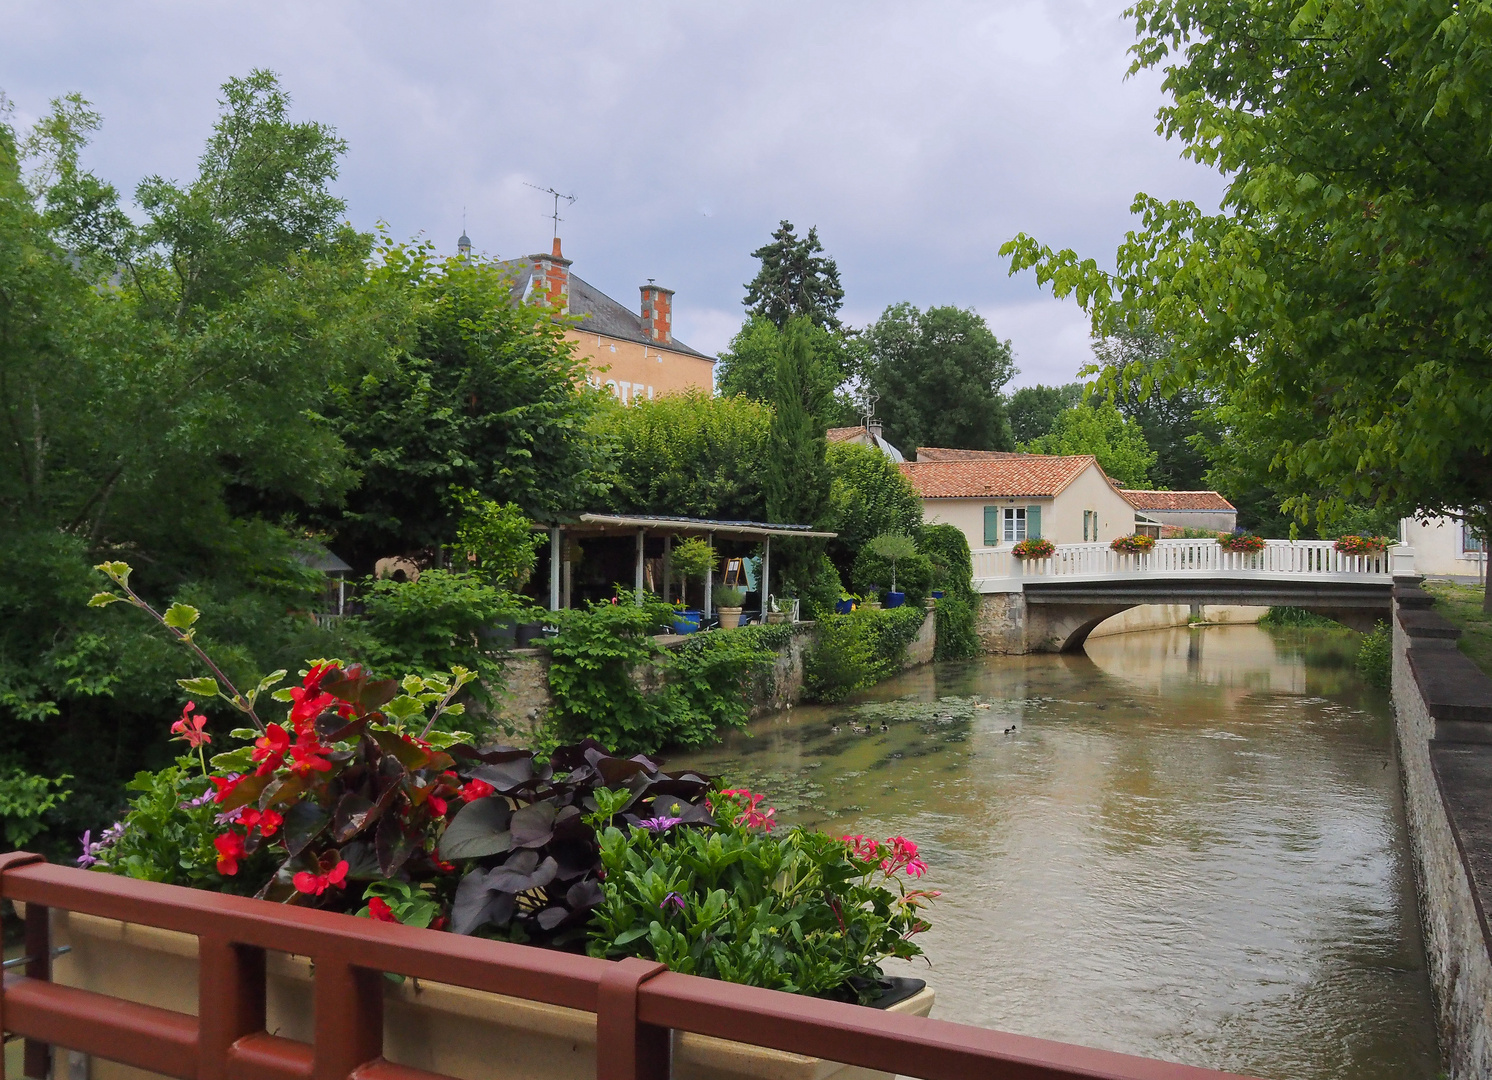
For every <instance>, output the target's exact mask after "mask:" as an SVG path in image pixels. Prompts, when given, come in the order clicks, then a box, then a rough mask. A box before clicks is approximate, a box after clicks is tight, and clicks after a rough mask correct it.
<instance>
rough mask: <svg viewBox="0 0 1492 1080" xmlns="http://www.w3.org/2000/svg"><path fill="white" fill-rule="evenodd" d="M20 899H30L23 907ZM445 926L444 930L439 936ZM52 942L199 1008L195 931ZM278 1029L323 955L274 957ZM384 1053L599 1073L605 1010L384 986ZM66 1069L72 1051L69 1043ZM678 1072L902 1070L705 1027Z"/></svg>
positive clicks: (60, 929) (839, 1077) (530, 1077)
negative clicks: (755, 1042)
mask: <svg viewBox="0 0 1492 1080" xmlns="http://www.w3.org/2000/svg"><path fill="white" fill-rule="evenodd" d="M16 906H17V908H20V907H22V905H20V904H17V905H16ZM433 932H434V931H432V933H433ZM52 943H53V945H54V946H63V945H68V946H71V948H72V951H71V952H69V953H66V954H65V955H62V956H59V957H58V958H57V959H56V961H54V964H53V979H54V981H56V982H57V983H59V984H61V985H64V986H76V987H80V988H82V989H85V990H93V991H96V992H98V993H103V994H110V995H112V996H115V997H120V998H124V999H127V1000H129V1001H135V1002H140V1003H142V1004H146V1005H154V1006H156V1007H158V1008H163V1009H173V1010H175V1011H177V1012H186V1013H195V1012H196V1008H197V939H196V938H195V937H193V936H192V935H190V934H182V933H177V932H176V931H172V930H159V929H156V928H155V927H150V926H138V925H134V924H128V923H121V922H118V921H116V920H114V919H101V918H98V917H96V916H93V915H80V914H76V913H70V912H67V911H61V910H56V911H54V912H53V913H52ZM267 967H268V980H267V981H268V994H269V1002H268V1004H269V1011H268V1016H267V1024H266V1027H267V1028H268V1030H270V1031H272V1032H274V1033H276V1034H279V1035H281V1036H284V1037H286V1038H290V1039H300V1040H304V1041H307V1042H309V1041H310V1040H311V1037H312V1017H313V1006H312V983H311V964H310V961H308V960H307V959H306V958H304V957H299V956H292V955H288V954H285V953H270V954H269V957H268V965H267ZM933 1000H934V993H933V991H932V989H931V988H927V987H924V988H923V989H922V990H920V991H918V992H917V993H916V994H914V995H913V996H912V997H910V998H908V999H906V1000H905V1001H901V1002H898V1003H896V1004H894V1005H892V1006H891V1007H890V1009H889V1011H891V1012H899V1013H911V1014H914V1015H917V1016H926V1015H927V1014H928V1013H929V1012H930V1011H931V1010H932V1006H933ZM384 1016H385V1022H384V1033H385V1034H384V1054H385V1056H386V1057H387V1058H388V1059H389V1060H390V1061H393V1062H396V1063H398V1064H401V1065H408V1066H411V1067H414V1068H418V1069H426V1070H429V1071H432V1072H437V1073H445V1074H446V1075H448V1076H456V1077H470V1078H472V1080H477V1078H483V1080H486V1078H492V1080H593V1078H594V1077H595V1075H596V1017H595V1014H594V1013H587V1012H580V1011H578V1010H575V1009H566V1008H562V1007H560V1006H556V1005H546V1004H544V1003H542V1002H537V1001H526V1000H524V999H522V998H514V997H505V996H502V995H499V994H488V993H484V992H482V991H479V990H468V989H466V988H464V987H458V986H447V985H444V984H441V983H430V982H423V981H420V982H418V983H417V982H416V981H415V980H412V979H406V980H404V981H403V982H402V983H397V984H396V983H394V982H392V981H387V982H386V983H385V985H384ZM57 1057H58V1059H59V1064H60V1066H61V1069H62V1071H60V1072H59V1073H58V1074H57V1075H59V1076H66V1075H69V1073H68V1072H67V1071H66V1070H67V1054H66V1051H65V1050H61V1049H59V1051H58V1055H57ZM88 1066H89V1069H88V1071H87V1072H86V1073H85V1074H84V1075H87V1076H88V1077H90V1080H140V1078H142V1077H151V1076H154V1075H156V1074H153V1073H146V1072H141V1071H140V1070H138V1069H132V1068H129V1067H127V1066H123V1065H118V1064H115V1063H114V1062H110V1061H105V1060H102V1059H99V1058H95V1059H93V1060H92V1061H91V1062H89V1063H88ZM673 1075H674V1077H675V1078H677V1080H706V1078H710V1080H829V1078H831V1077H832V1078H833V1080H890V1077H891V1074H890V1073H882V1072H874V1071H872V1070H869V1069H860V1068H852V1067H848V1066H842V1065H838V1064H836V1063H834V1062H827V1061H823V1060H821V1059H819V1058H813V1057H805V1056H803V1055H801V1054H788V1053H783V1052H781V1051H778V1050H767V1049H763V1048H761V1047H756V1046H748V1045H746V1044H744V1043H734V1042H727V1041H726V1040H724V1039H715V1038H710V1037H708V1036H704V1035H694V1034H690V1033H679V1034H676V1035H675V1037H674V1064H673Z"/></svg>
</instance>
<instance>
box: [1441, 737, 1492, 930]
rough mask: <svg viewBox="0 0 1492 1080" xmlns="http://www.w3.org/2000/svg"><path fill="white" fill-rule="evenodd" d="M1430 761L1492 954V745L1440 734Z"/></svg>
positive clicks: (1478, 916)
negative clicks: (1491, 921) (1491, 919)
mask: <svg viewBox="0 0 1492 1080" xmlns="http://www.w3.org/2000/svg"><path fill="white" fill-rule="evenodd" d="M1430 764H1431V767H1432V768H1433V769H1434V770H1435V783H1436V786H1437V787H1439V789H1440V798H1441V800H1442V801H1443V802H1444V803H1445V814H1446V817H1447V818H1448V819H1449V820H1450V826H1451V835H1453V836H1454V837H1455V838H1456V848H1457V850H1458V851H1460V853H1461V861H1462V863H1464V864H1465V866H1466V874H1467V877H1468V878H1469V879H1470V881H1471V897H1472V902H1473V903H1475V905H1476V915H1477V919H1478V921H1479V922H1480V923H1481V924H1482V939H1483V941H1484V942H1485V943H1486V945H1487V953H1488V956H1489V957H1492V927H1489V926H1488V924H1487V908H1488V906H1489V903H1492V745H1489V744H1485V743H1482V744H1473V743H1453V742H1448V743H1441V742H1440V740H1439V739H1438V738H1437V739H1436V740H1435V741H1434V742H1432V743H1431V744H1430Z"/></svg>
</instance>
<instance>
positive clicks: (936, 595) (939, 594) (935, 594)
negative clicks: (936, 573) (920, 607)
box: [932, 589, 944, 600]
mask: <svg viewBox="0 0 1492 1080" xmlns="http://www.w3.org/2000/svg"><path fill="white" fill-rule="evenodd" d="M943 596H944V593H943V590H942V589H934V590H933V591H932V598H933V599H934V600H941V599H943Z"/></svg>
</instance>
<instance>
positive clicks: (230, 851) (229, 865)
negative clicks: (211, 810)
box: [212, 831, 243, 877]
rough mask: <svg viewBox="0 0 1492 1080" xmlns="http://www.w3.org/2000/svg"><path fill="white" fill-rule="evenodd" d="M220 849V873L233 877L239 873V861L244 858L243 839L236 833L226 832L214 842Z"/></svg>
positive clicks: (214, 845)
mask: <svg viewBox="0 0 1492 1080" xmlns="http://www.w3.org/2000/svg"><path fill="white" fill-rule="evenodd" d="M212 846H213V847H215V848H217V849H218V873H220V874H222V875H223V876H224V877H232V876H233V875H234V874H236V873H238V860H239V859H241V858H243V837H242V836H239V835H238V833H236V832H232V831H230V832H225V833H224V834H223V835H222V836H219V837H218V838H217V839H216V840H214V841H213V842H212Z"/></svg>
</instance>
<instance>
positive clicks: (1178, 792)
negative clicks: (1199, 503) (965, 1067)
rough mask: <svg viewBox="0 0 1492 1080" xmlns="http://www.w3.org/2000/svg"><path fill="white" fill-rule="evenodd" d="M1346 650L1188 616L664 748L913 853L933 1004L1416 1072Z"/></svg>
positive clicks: (1368, 1069) (1371, 747) (1372, 696)
mask: <svg viewBox="0 0 1492 1080" xmlns="http://www.w3.org/2000/svg"><path fill="white" fill-rule="evenodd" d="M1353 647H1354V646H1353V644H1352V642H1351V640H1350V639H1348V638H1346V637H1344V636H1342V635H1332V634H1330V633H1329V632H1328V633H1323V632H1320V631H1311V632H1304V633H1302V632H1295V633H1293V634H1292V635H1291V636H1290V637H1288V638H1276V637H1272V636H1271V635H1270V634H1268V633H1266V632H1264V631H1262V630H1259V629H1257V628H1254V627H1213V628H1208V629H1206V630H1200V629H1193V630H1188V629H1177V630H1172V631H1154V632H1150V633H1144V634H1128V635H1122V636H1117V637H1111V638H1104V639H1100V640H1096V641H1092V642H1090V644H1089V648H1088V653H1087V655H1082V654H1078V655H1072V656H1028V657H996V658H988V659H985V660H981V661H975V662H969V663H963V664H942V665H937V666H935V667H928V668H922V669H920V670H918V671H915V672H912V673H909V674H908V675H906V676H905V677H903V678H901V679H899V680H896V681H894V682H891V683H887V684H883V685H882V686H881V687H878V688H877V690H876V692H875V693H874V694H873V695H872V697H870V698H867V699H865V700H862V701H860V702H858V703H855V704H849V705H845V706H841V707H837V708H834V709H825V708H806V707H805V708H798V709H791V710H786V711H785V712H783V713H781V714H779V715H777V716H774V717H771V718H768V719H766V720H763V721H761V722H760V723H758V724H757V725H755V727H754V728H753V730H752V732H751V733H750V737H746V736H745V735H738V736H735V737H732V738H731V739H730V740H729V741H728V742H727V743H726V744H724V745H722V746H720V747H716V748H713V749H711V750H709V751H705V752H701V753H697V754H693V755H690V756H689V757H688V759H687V761H688V763H689V764H691V765H693V766H695V767H699V768H704V769H707V770H709V771H712V772H717V773H723V774H726V775H728V776H730V777H732V778H733V779H735V780H738V781H742V782H745V783H749V784H752V785H755V786H759V787H760V788H763V789H766V790H768V791H770V792H771V793H772V794H773V798H774V800H775V801H776V803H777V805H778V807H779V815H780V816H781V817H783V818H784V819H786V820H790V821H798V822H802V823H805V824H812V825H816V826H819V827H822V828H825V829H827V830H830V831H841V832H870V833H877V834H880V835H889V834H893V833H905V834H906V835H908V836H911V837H913V838H914V839H916V840H918V841H919V842H920V843H922V844H923V846H924V849H925V852H926V856H927V861H928V863H929V864H930V865H931V866H932V868H933V869H932V871H931V873H930V875H929V879H928V880H929V882H930V883H931V885H932V886H933V887H935V888H940V889H943V890H944V891H945V896H944V898H943V900H941V901H940V902H939V905H938V907H937V908H936V910H935V914H936V919H935V922H936V927H935V929H934V930H933V931H932V932H931V933H929V934H928V935H927V938H926V940H925V948H926V949H927V951H928V953H929V955H930V957H931V959H932V964H933V966H932V971H931V973H930V974H929V975H928V976H927V977H928V978H930V980H931V981H932V982H934V983H935V985H936V986H937V989H938V995H939V998H938V1001H939V1004H938V1009H937V1015H939V1016H942V1017H944V1018H947V1019H952V1020H959V1021H963V1022H966V1023H973V1024H980V1025H984V1026H988V1027H996V1028H1000V1029H1002V1030H1006V1031H1015V1032H1020V1033H1022V1034H1028V1035H1039V1036H1044V1037H1048V1038H1055V1039H1062V1040H1064V1041H1069V1042H1079V1043H1085V1044H1088V1045H1092V1046H1103V1047H1108V1048H1111V1049H1117V1050H1124V1051H1129V1052H1132V1053H1140V1054H1147V1055H1151V1056H1156V1057H1163V1058H1168V1059H1171V1060H1175V1061H1185V1062H1190V1063H1194V1064H1199V1065H1208V1066H1211V1067H1214V1068H1222V1069H1229V1070H1233V1071H1239V1072H1246V1073H1252V1074H1255V1075H1259V1076H1265V1077H1309V1078H1316V1077H1353V1078H1378V1077H1383V1078H1387V1077H1396V1078H1397V1077H1429V1076H1433V1075H1434V1074H1435V1071H1436V1068H1437V1061H1436V1055H1435V1046H1434V1034H1433V1024H1432V1019H1431V1014H1430V1001H1429V989H1428V984H1427V981H1426V977H1425V973H1424V962H1423V957H1422V955H1421V950H1420V945H1419V928H1418V924H1417V917H1416V912H1415V906H1414V891H1413V881H1412V871H1411V869H1410V865H1409V861H1408V854H1407V850H1406V843H1405V837H1404V826H1403V815H1402V812H1401V809H1400V807H1399V804H1398V798H1399V794H1398V780H1397V770H1396V768H1395V767H1394V764H1393V760H1392V744H1391V729H1390V721H1389V716H1388V710H1387V703H1386V701H1385V700H1384V699H1383V698H1382V696H1381V695H1379V694H1378V693H1377V692H1376V691H1372V690H1369V689H1367V688H1365V687H1364V686H1362V684H1360V683H1359V682H1358V681H1357V680H1356V678H1355V676H1354V675H1353V672H1352V668H1351V666H1350V659H1351V650H1352V648H1353ZM883 727H884V730H883ZM1011 729H1014V730H1011ZM684 760H685V759H683V758H676V759H674V764H680V763H682V762H683V761H684Z"/></svg>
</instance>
